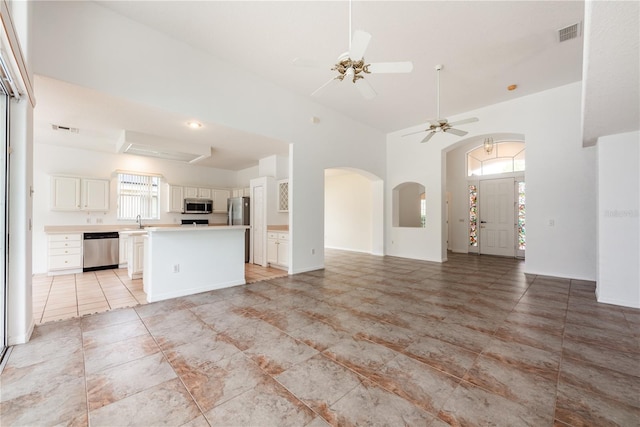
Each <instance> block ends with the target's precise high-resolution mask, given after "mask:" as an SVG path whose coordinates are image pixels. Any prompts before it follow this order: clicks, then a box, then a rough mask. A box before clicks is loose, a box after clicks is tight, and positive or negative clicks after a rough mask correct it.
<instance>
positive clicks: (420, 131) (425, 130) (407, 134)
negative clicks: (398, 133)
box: [402, 129, 428, 136]
mask: <svg viewBox="0 0 640 427" xmlns="http://www.w3.org/2000/svg"><path fill="white" fill-rule="evenodd" d="M427 131H428V129H423V130H419V131H417V132H410V133H405V134H404V135H402V136H409V135H416V134H418V133H422V132H427Z"/></svg>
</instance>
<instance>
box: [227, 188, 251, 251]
mask: <svg viewBox="0 0 640 427" xmlns="http://www.w3.org/2000/svg"><path fill="white" fill-rule="evenodd" d="M249 207H250V203H249V198H248V197H232V198H229V199H227V224H228V225H249ZM244 233H245V234H244V262H249V229H248V228H247V229H246V230H245V232H244Z"/></svg>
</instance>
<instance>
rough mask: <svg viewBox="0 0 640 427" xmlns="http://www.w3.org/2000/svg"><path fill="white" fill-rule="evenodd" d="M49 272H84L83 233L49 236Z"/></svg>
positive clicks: (51, 273)
mask: <svg viewBox="0 0 640 427" xmlns="http://www.w3.org/2000/svg"><path fill="white" fill-rule="evenodd" d="M47 255H48V260H47V261H48V269H47V270H48V274H49V275H50V276H51V275H56V274H70V273H81V272H82V234H81V233H69V234H50V235H49V236H48V253H47Z"/></svg>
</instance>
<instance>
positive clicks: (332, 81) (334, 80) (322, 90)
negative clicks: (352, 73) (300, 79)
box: [311, 78, 338, 96]
mask: <svg viewBox="0 0 640 427" xmlns="http://www.w3.org/2000/svg"><path fill="white" fill-rule="evenodd" d="M337 81H338V80H337V79H336V78H332V79H331V80H329V81H328V82H326V83H325V84H323V85H322V86H320V87H319V88H318V89H316V90H314V91H313V93H312V94H311V96H318V95H320V93H322V92H324V90H325V89H326V88H327V86H330V85H332V84H334V83H335V82H337Z"/></svg>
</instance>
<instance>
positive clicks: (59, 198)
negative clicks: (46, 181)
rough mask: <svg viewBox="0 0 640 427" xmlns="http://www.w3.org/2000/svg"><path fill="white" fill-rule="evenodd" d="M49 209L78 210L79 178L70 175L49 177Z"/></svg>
mask: <svg viewBox="0 0 640 427" xmlns="http://www.w3.org/2000/svg"><path fill="white" fill-rule="evenodd" d="M51 210H52V211H78V210H80V178H77V177H72V176H52V177H51Z"/></svg>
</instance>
